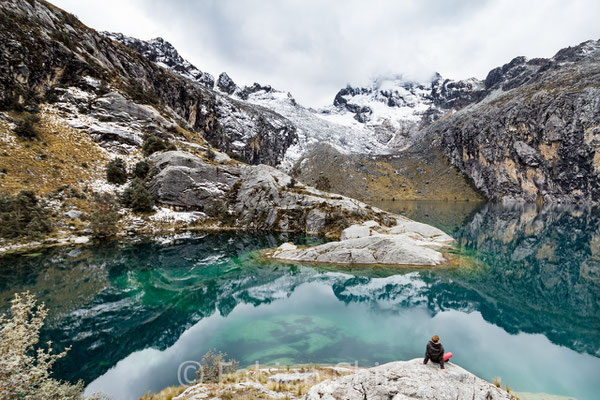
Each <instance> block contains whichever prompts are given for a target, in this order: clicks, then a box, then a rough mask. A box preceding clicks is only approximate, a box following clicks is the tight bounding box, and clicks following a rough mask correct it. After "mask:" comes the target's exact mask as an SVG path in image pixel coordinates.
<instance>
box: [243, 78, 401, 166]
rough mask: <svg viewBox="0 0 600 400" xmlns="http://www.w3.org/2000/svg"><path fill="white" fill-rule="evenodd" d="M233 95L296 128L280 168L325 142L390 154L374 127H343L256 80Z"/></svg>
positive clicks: (344, 149)
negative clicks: (276, 114)
mask: <svg viewBox="0 0 600 400" xmlns="http://www.w3.org/2000/svg"><path fill="white" fill-rule="evenodd" d="M233 97H236V98H239V99H241V100H243V101H245V102H247V103H250V104H253V105H257V106H261V107H264V108H267V109H269V110H272V111H274V112H276V113H278V114H279V115H281V116H283V117H285V118H286V119H287V120H289V121H290V122H291V123H292V124H293V125H294V126H295V127H296V135H297V140H296V142H295V143H293V144H292V145H291V146H290V147H289V148H288V149H287V151H286V153H285V156H284V158H283V160H282V161H281V163H280V165H279V167H280V168H282V169H284V170H290V169H291V168H293V166H294V165H295V163H296V162H297V161H298V160H299V159H300V158H301V157H302V155H304V154H306V153H307V152H308V151H310V150H311V149H313V148H314V146H317V145H319V144H324V143H327V144H329V145H331V146H333V147H334V148H335V149H337V150H338V151H339V152H340V153H342V154H351V153H356V154H389V153H390V152H391V149H390V148H389V146H388V144H387V142H386V141H381V140H380V139H379V138H378V137H377V135H376V134H375V132H374V130H372V129H370V128H369V127H366V126H361V125H357V126H346V125H342V124H338V123H336V122H333V121H328V120H326V119H323V118H321V117H320V115H319V114H318V113H317V112H315V111H314V110H312V109H309V108H305V107H303V106H301V105H299V104H298V103H297V102H296V100H295V99H294V98H293V97H292V95H291V94H290V93H288V92H282V91H279V90H276V89H273V88H272V87H271V86H261V85H260V84H258V83H255V84H254V85H252V86H246V87H244V88H243V89H239V88H238V89H237V90H236V91H235V92H234V93H233Z"/></svg>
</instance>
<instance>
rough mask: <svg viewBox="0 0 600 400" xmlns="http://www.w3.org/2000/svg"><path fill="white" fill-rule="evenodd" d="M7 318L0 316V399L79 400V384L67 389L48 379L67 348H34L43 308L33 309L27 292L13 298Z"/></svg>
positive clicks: (31, 300)
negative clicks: (57, 351)
mask: <svg viewBox="0 0 600 400" xmlns="http://www.w3.org/2000/svg"><path fill="white" fill-rule="evenodd" d="M11 303H12V304H11V314H12V315H11V316H10V317H7V316H6V315H1V316H0V327H1V328H0V365H1V366H2V367H1V368H0V398H2V399H48V400H54V399H55V400H59V399H60V400H62V399H66V400H71V399H81V393H82V391H83V383H82V382H79V383H77V384H76V385H71V384H69V383H66V382H61V381H57V380H55V379H53V378H51V377H50V374H51V369H52V366H53V365H54V363H55V362H56V361H58V360H59V359H61V358H63V357H64V356H65V355H66V354H67V351H69V349H70V347H68V348H66V349H65V350H64V351H63V352H61V353H54V352H53V348H52V342H47V346H48V348H47V349H44V348H41V347H37V345H38V343H39V341H40V329H41V328H42V326H43V325H44V319H45V318H46V315H47V314H48V312H47V311H46V308H45V306H44V304H43V303H42V304H40V305H38V306H37V307H36V301H35V297H34V296H33V295H31V294H29V292H26V293H22V294H15V298H14V299H13V300H12V302H11Z"/></svg>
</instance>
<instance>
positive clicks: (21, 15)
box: [0, 0, 296, 165]
mask: <svg viewBox="0 0 600 400" xmlns="http://www.w3.org/2000/svg"><path fill="white" fill-rule="evenodd" d="M0 21H1V23H2V26H3V29H2V31H1V32H0V51H1V53H0V71H1V77H0V91H1V93H0V108H1V109H4V110H15V109H17V110H19V109H23V107H35V106H36V105H37V104H40V103H43V102H53V101H54V100H56V96H55V90H56V89H67V88H70V87H73V88H76V89H78V90H81V91H82V92H85V93H87V95H85V94H82V96H84V97H88V100H93V99H94V98H95V97H97V96H98V95H99V94H102V93H106V92H107V91H116V92H118V93H120V94H121V95H122V96H124V97H125V98H126V99H127V100H128V101H130V102H134V103H137V104H144V105H147V106H151V107H153V108H154V109H155V110H156V111H157V112H158V113H159V114H161V115H162V116H163V117H165V118H166V119H167V120H171V121H172V122H174V123H175V124H177V125H179V126H181V127H182V128H185V129H187V130H189V131H191V132H193V133H196V134H198V135H202V136H203V137H204V138H205V139H206V140H208V141H209V142H210V143H211V144H213V145H215V146H218V147H219V148H220V149H221V150H222V151H226V152H231V153H233V154H234V155H236V157H239V158H241V159H243V160H244V161H247V162H249V163H253V164H258V163H266V164H271V165H276V164H278V163H279V162H280V161H281V159H282V158H283V155H284V154H285V151H286V150H287V147H289V146H290V145H291V144H292V143H294V142H295V141H296V133H295V128H294V126H293V125H292V124H291V123H290V122H289V121H288V120H287V119H285V118H283V117H282V116H281V115H279V114H277V113H275V112H272V111H270V110H267V109H264V108H262V107H254V106H251V105H248V104H246V103H242V102H240V101H237V100H235V99H232V98H230V97H228V96H224V95H222V94H220V93H219V92H217V91H214V90H211V89H210V88H208V87H206V86H205V85H204V84H199V83H198V82H197V81H195V80H191V79H187V78H186V77H183V76H181V75H179V74H173V73H172V72H171V70H170V69H167V68H164V67H163V66H161V65H159V64H160V63H162V64H163V65H164V66H167V67H169V68H173V69H174V70H177V68H176V66H170V65H169V64H167V63H170V61H169V59H168V57H166V56H163V53H165V54H170V51H171V50H172V48H171V47H170V46H168V45H167V44H166V43H164V42H162V41H158V40H157V41H155V44H162V45H163V48H161V51H162V53H161V51H158V50H156V48H153V50H152V51H149V50H148V51H146V50H144V48H143V47H140V48H138V49H137V50H139V51H141V52H142V53H143V54H144V55H142V54H140V53H138V51H136V50H132V49H130V48H129V47H127V46H124V45H122V44H120V43H118V42H116V41H114V40H111V39H109V38H108V37H106V36H104V35H101V34H99V33H98V32H96V31H94V30H93V29H90V28H88V27H86V26H85V25H83V24H82V23H81V22H79V21H78V20H77V19H76V18H75V17H74V16H72V15H70V14H68V13H66V12H65V11H62V10H60V9H58V8H56V7H54V6H52V5H51V4H49V3H46V2H44V1H31V2H28V1H23V0H10V1H6V2H2V4H1V5H0ZM159 42H160V43H159ZM154 50H156V51H154ZM171 55H172V54H171ZM146 56H148V57H150V59H149V58H147V57H146ZM153 57H155V60H156V62H153V61H151V58H153ZM194 71H195V70H191V71H188V72H189V74H190V75H194V73H195V72H194ZM202 76H204V75H202ZM90 79H92V80H93V82H95V83H90V82H92V81H90ZM209 86H210V85H209ZM80 97H81V96H80ZM77 111H78V112H79V113H84V114H85V111H87V110H86V109H85V108H83V109H82V108H78V110H77Z"/></svg>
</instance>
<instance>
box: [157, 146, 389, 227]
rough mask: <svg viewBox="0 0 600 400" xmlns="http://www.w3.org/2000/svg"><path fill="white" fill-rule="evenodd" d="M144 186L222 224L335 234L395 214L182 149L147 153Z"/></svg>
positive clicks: (263, 169) (271, 171)
mask: <svg viewBox="0 0 600 400" xmlns="http://www.w3.org/2000/svg"><path fill="white" fill-rule="evenodd" d="M149 162H150V164H151V165H152V171H153V172H152V174H153V176H152V178H151V180H150V186H149V189H150V191H151V192H152V194H153V195H154V196H155V198H156V199H157V201H158V202H159V203H161V204H166V205H170V206H175V207H179V208H183V209H188V210H199V211H202V212H204V213H205V214H206V215H207V216H208V217H210V218H214V219H216V220H218V221H219V222H220V223H221V224H223V225H225V226H233V227H238V228H246V229H265V230H268V229H270V230H280V231H293V232H309V233H321V234H332V235H334V236H336V235H338V234H339V233H340V231H341V230H342V229H344V228H345V227H346V226H348V225H350V224H351V223H353V222H356V221H365V220H369V219H373V220H376V221H378V222H379V223H381V224H382V225H385V226H389V225H391V224H394V222H395V220H396V218H397V216H394V215H393V214H390V213H387V212H385V211H382V210H379V209H376V208H372V207H369V206H367V205H366V204H364V203H360V202H359V201H356V200H353V199H350V198H347V197H342V196H332V195H331V194H329V193H326V192H321V191H319V190H316V189H313V188H311V187H308V186H304V185H302V184H296V185H295V186H293V187H290V185H291V183H290V181H291V178H290V177H289V176H288V175H286V174H284V173H283V172H281V171H279V170H277V169H275V168H272V167H269V166H266V165H258V166H248V165H243V164H237V163H232V162H230V163H212V162H207V161H203V160H201V159H200V158H198V157H195V156H194V155H192V154H190V153H186V152H179V151H170V152H165V153H159V154H154V155H152V156H151V157H150V159H149Z"/></svg>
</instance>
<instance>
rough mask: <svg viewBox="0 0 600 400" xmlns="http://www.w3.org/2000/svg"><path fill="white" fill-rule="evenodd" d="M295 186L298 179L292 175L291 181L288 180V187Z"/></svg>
mask: <svg viewBox="0 0 600 400" xmlns="http://www.w3.org/2000/svg"><path fill="white" fill-rule="evenodd" d="M294 186H296V179H294V177H292V178H291V179H290V181H289V182H288V184H287V187H288V188H290V189H291V188H293V187H294Z"/></svg>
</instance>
